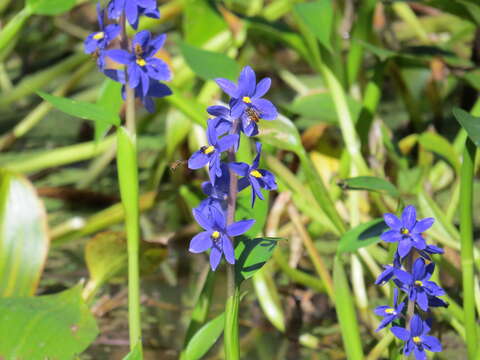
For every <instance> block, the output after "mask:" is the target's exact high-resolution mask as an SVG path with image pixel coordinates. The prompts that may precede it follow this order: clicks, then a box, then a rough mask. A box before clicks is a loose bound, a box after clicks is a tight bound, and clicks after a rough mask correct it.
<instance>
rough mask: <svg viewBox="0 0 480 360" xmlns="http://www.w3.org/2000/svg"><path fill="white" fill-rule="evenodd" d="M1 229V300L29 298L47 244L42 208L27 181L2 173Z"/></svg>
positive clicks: (45, 256) (44, 215)
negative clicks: (13, 297) (15, 297)
mask: <svg viewBox="0 0 480 360" xmlns="http://www.w3.org/2000/svg"><path fill="white" fill-rule="evenodd" d="M0 226H1V230H0V297H12V296H31V295H33V294H34V293H35V290H36V288H37V285H38V281H39V280H40V275H41V274H42V271H43V266H44V264H45V260H46V258H47V253H48V247H49V243H50V241H49V238H48V228H47V219H46V213H45V208H44V206H43V203H42V202H41V200H40V199H39V198H38V197H37V194H36V191H35V189H34V188H33V186H32V185H31V184H30V182H28V181H27V180H26V179H25V178H24V177H22V176H20V175H15V174H12V173H9V172H6V171H3V170H2V171H1V172H0ZM0 339H1V337H0ZM0 343H1V340H0Z"/></svg>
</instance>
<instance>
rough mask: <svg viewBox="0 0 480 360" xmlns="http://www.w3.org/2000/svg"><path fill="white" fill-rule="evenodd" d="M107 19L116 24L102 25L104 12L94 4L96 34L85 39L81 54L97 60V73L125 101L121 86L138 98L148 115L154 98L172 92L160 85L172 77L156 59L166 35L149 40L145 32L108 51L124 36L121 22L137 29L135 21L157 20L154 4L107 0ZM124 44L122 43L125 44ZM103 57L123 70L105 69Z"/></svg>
mask: <svg viewBox="0 0 480 360" xmlns="http://www.w3.org/2000/svg"><path fill="white" fill-rule="evenodd" d="M107 15H108V19H111V20H114V21H117V22H118V23H113V24H109V25H105V9H102V8H101V6H100V4H97V16H98V24H99V31H97V32H94V33H92V34H90V35H88V37H87V38H86V39H85V53H87V54H92V55H93V56H95V58H96V59H97V65H98V68H99V70H100V71H101V72H103V73H104V74H105V75H106V76H108V77H109V78H111V79H113V80H115V81H117V82H120V83H121V84H122V85H123V87H122V96H123V97H124V98H125V86H126V85H127V81H128V86H129V87H130V88H132V89H134V90H135V97H137V98H139V99H140V100H141V101H142V103H143V104H144V106H145V108H146V109H147V111H149V112H154V111H155V103H154V98H161V97H164V96H167V95H170V94H171V93H172V92H171V90H170V89H169V88H168V86H166V85H165V84H162V83H160V81H168V80H170V79H171V77H172V75H171V72H170V69H169V68H168V65H167V64H166V63H165V62H164V61H163V60H161V59H159V58H158V57H157V53H158V52H159V51H160V49H161V48H162V47H163V44H164V43H165V39H166V35H165V34H161V35H158V36H156V37H152V34H151V33H150V32H149V31H146V30H144V31H140V32H138V33H137V34H136V35H135V36H134V38H133V39H132V41H131V45H128V47H127V48H123V49H109V48H110V47H111V46H112V45H115V43H122V41H118V42H115V40H116V39H117V38H119V37H120V36H119V35H121V34H122V33H123V34H125V29H123V30H122V27H125V26H126V25H125V19H126V20H128V22H129V23H130V25H131V26H132V27H133V28H134V29H137V27H138V22H139V18H140V16H141V15H145V16H148V17H151V18H155V19H159V18H160V12H159V11H158V7H157V1H156V0H111V1H110V2H109V3H108V5H107ZM128 42H129V41H128V39H127V41H123V43H127V44H128ZM105 57H109V58H111V59H112V60H113V61H115V62H117V63H119V64H122V65H125V67H126V70H118V69H107V68H106V64H105Z"/></svg>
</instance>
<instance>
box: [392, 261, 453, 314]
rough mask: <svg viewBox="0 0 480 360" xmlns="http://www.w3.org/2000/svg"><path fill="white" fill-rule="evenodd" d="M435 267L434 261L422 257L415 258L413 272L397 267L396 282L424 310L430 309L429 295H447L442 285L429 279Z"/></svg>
mask: <svg viewBox="0 0 480 360" xmlns="http://www.w3.org/2000/svg"><path fill="white" fill-rule="evenodd" d="M434 269H435V264H434V263H429V264H426V263H425V260H424V259H422V258H418V259H417V260H415V262H414V264H413V267H412V273H411V274H409V273H408V272H406V271H403V270H400V269H395V276H396V279H395V280H394V282H395V283H396V284H397V286H398V287H399V288H400V289H401V290H402V291H404V292H405V293H407V294H408V297H409V299H410V301H415V302H416V303H417V304H418V306H419V307H420V309H422V310H423V311H428V304H429V297H436V296H441V295H445V291H444V290H443V289H442V288H441V287H440V286H438V285H437V284H435V283H434V282H433V281H429V279H430V277H431V276H432V274H433V271H434Z"/></svg>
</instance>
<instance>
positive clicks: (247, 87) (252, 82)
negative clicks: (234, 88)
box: [237, 65, 257, 97]
mask: <svg viewBox="0 0 480 360" xmlns="http://www.w3.org/2000/svg"><path fill="white" fill-rule="evenodd" d="M256 82H257V79H256V76H255V72H254V71H253V69H252V68H251V67H250V66H248V65H247V66H245V67H244V68H243V69H242V71H241V73H240V76H239V77H238V94H237V96H238V97H243V96H249V97H251V96H253V93H254V92H255V87H256Z"/></svg>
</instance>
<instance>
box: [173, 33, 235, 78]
mask: <svg viewBox="0 0 480 360" xmlns="http://www.w3.org/2000/svg"><path fill="white" fill-rule="evenodd" d="M180 51H181V52H182V55H183V57H184V58H185V61H186V62H187V64H188V66H190V68H191V69H192V70H193V72H195V74H197V75H198V76H199V77H201V78H202V79H204V80H213V79H215V78H219V77H221V78H227V79H230V80H234V79H235V78H236V77H237V76H238V74H239V72H240V67H239V65H238V64H237V63H236V62H235V60H233V59H231V58H229V57H228V56H226V55H224V54H221V53H217V52H213V51H208V50H203V49H200V48H197V47H195V46H192V45H188V44H187V43H184V42H180Z"/></svg>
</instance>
